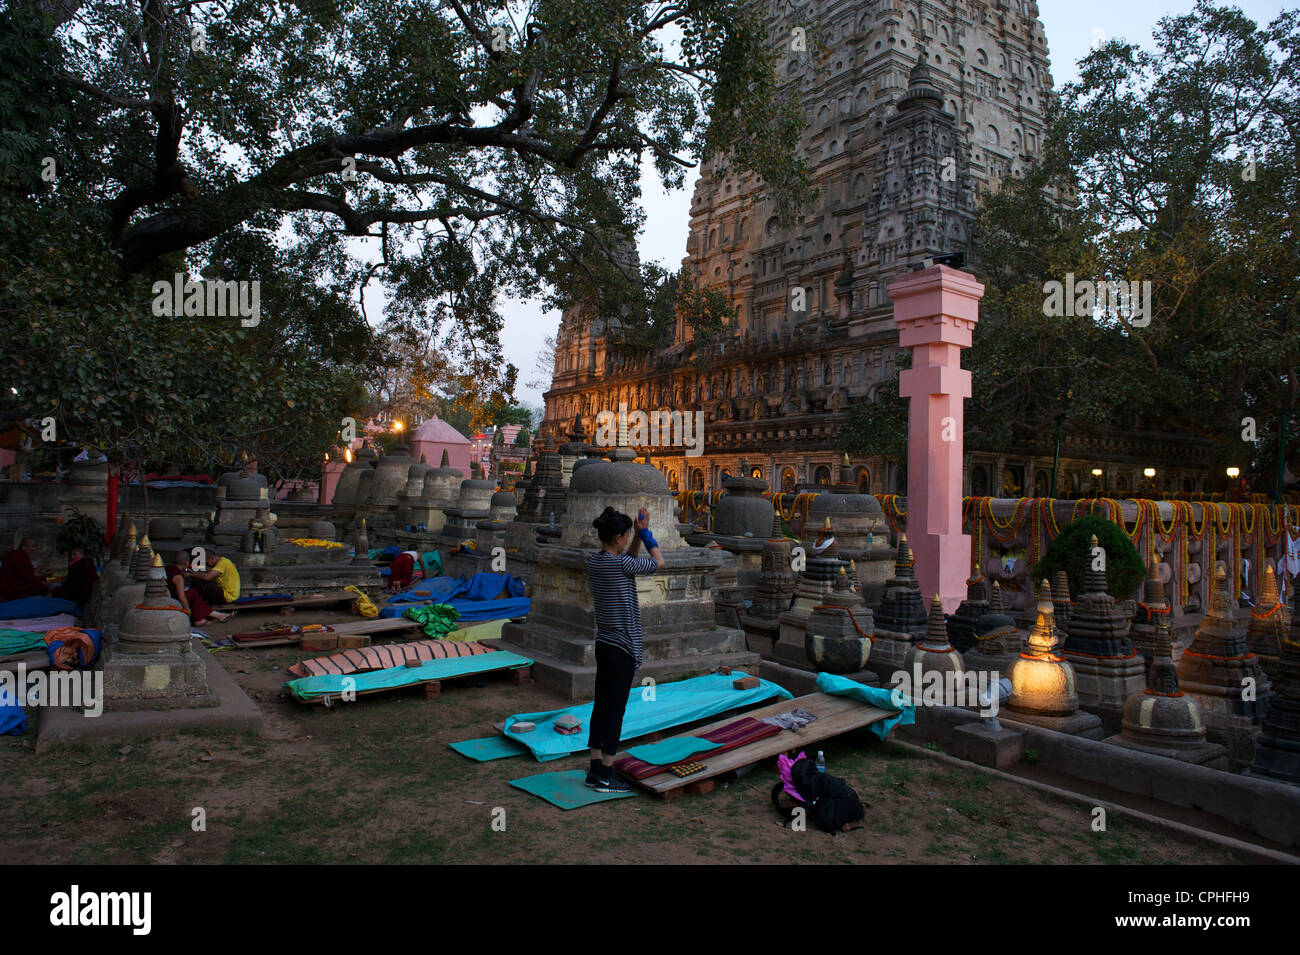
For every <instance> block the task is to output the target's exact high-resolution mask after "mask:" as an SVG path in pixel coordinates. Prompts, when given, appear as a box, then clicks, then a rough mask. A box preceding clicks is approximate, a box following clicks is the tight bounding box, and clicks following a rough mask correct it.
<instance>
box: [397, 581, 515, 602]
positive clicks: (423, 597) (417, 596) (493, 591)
mask: <svg viewBox="0 0 1300 955" xmlns="http://www.w3.org/2000/svg"><path fill="white" fill-rule="evenodd" d="M503 590H504V591H506V592H507V593H508V594H509V595H510V596H511V597H522V596H523V595H524V582H523V581H522V580H520V579H519V578H518V577H515V576H514V575H512V574H490V573H481V574H475V575H474V576H472V577H470V578H469V579H468V580H466V579H465V578H464V577H436V578H434V579H432V580H426V581H423V582H422V583H419V584H416V585H415V586H413V587H412V588H411V589H410V590H407V591H404V592H403V593H400V594H395V595H393V596H392V597H389V598H388V602H389V603H390V604H398V603H433V602H435V601H436V602H437V603H446V602H447V601H449V600H452V599H454V598H457V597H463V598H465V599H466V600H494V599H496V596H497V595H498V594H499V593H501V592H502V591H503Z"/></svg>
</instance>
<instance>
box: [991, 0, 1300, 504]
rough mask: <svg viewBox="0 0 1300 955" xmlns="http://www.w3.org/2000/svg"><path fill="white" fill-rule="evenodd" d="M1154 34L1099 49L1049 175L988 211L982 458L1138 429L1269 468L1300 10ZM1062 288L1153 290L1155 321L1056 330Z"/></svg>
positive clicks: (1099, 317)
mask: <svg viewBox="0 0 1300 955" xmlns="http://www.w3.org/2000/svg"><path fill="white" fill-rule="evenodd" d="M1154 37H1155V48H1154V50H1142V49H1139V48H1137V47H1135V46H1133V45H1131V44H1129V43H1125V42H1122V41H1112V42H1111V43H1108V44H1106V45H1104V46H1102V47H1100V48H1099V49H1097V50H1095V51H1093V52H1092V53H1091V54H1089V56H1088V57H1086V58H1085V59H1084V60H1083V61H1082V62H1081V64H1080V79H1079V81H1078V82H1077V83H1074V84H1071V85H1069V86H1067V87H1065V88H1064V90H1063V91H1062V93H1061V100H1060V112H1059V119H1058V121H1057V122H1055V124H1054V125H1053V129H1052V134H1051V136H1050V137H1049V139H1048V142H1047V146H1046V150H1045V156H1044V159H1043V161H1042V162H1041V163H1040V164H1039V165H1038V166H1037V167H1036V168H1035V169H1033V170H1031V171H1030V173H1029V174H1028V175H1026V176H1025V177H1024V178H1023V179H1013V180H1009V181H1008V182H1006V183H1004V187H1003V188H1002V189H1001V191H999V192H997V193H995V194H992V195H989V196H985V197H984V203H983V214H982V223H981V225H982V230H981V236H980V239H979V246H978V252H979V260H980V264H981V266H982V269H981V271H982V273H983V277H985V279H986V281H987V283H988V292H987V295H986V298H985V302H984V303H983V306H982V309H981V311H982V315H983V318H982V320H981V322H980V324H979V325H978V326H977V328H976V331H975V344H974V347H973V348H972V350H971V353H970V356H969V361H968V366H969V367H971V368H972V370H973V372H974V378H975V383H974V395H973V400H972V402H971V409H970V412H969V414H968V421H969V422H970V423H971V425H972V428H973V433H972V436H971V440H972V442H973V443H976V444H980V443H993V444H996V443H998V442H1005V441H1007V440H1008V439H1009V438H1011V437H1012V436H1013V435H1014V434H1016V433H1017V432H1018V433H1019V434H1020V435H1021V436H1023V435H1025V434H1033V433H1037V434H1039V435H1042V434H1043V433H1044V432H1049V431H1050V430H1051V429H1053V428H1054V427H1055V426H1056V425H1057V424H1058V423H1062V424H1063V425H1064V426H1066V427H1077V426H1089V425H1098V424H1103V423H1106V424H1113V425H1118V426H1120V427H1129V426H1131V425H1133V424H1135V423H1136V422H1138V421H1145V422H1146V423H1148V424H1149V425H1151V426H1153V427H1163V428H1171V429H1176V430H1181V431H1184V432H1187V431H1191V432H1192V433H1196V434H1200V435H1203V436H1206V437H1209V438H1212V439H1213V440H1214V441H1215V442H1216V444H1217V446H1218V449H1219V450H1218V453H1219V457H1220V461H1221V462H1222V463H1229V464H1231V463H1236V464H1242V463H1245V462H1246V460H1248V459H1249V456H1250V454H1251V453H1252V452H1254V453H1258V454H1260V455H1261V456H1264V455H1267V456H1271V457H1273V460H1276V457H1275V454H1276V451H1275V448H1276V437H1277V431H1276V427H1277V424H1278V422H1279V421H1283V420H1290V419H1292V418H1293V417H1294V416H1295V410H1296V400H1297V389H1298V388H1300V380H1298V379H1297V374H1300V241H1297V235H1296V221H1295V211H1296V209H1297V208H1300V82H1298V80H1300V13H1298V12H1296V11H1290V12H1287V13H1285V14H1283V15H1281V16H1279V17H1278V18H1277V19H1276V20H1275V21H1274V22H1273V23H1272V24H1270V25H1268V26H1266V27H1261V26H1259V25H1257V24H1256V23H1254V22H1253V21H1251V20H1250V19H1248V18H1247V17H1246V16H1244V15H1243V14H1242V13H1241V12H1240V11H1239V10H1237V9H1235V8H1228V7H1224V8H1220V7H1216V6H1214V5H1213V4H1211V3H1209V2H1208V0H1199V2H1198V3H1197V5H1196V7H1195V9H1194V10H1193V11H1192V12H1191V13H1188V14H1186V15H1181V16H1172V17H1167V18H1165V19H1164V20H1162V21H1161V22H1160V24H1159V25H1158V26H1157V28H1156V30H1155V33H1154ZM1062 197H1064V198H1066V199H1067V200H1068V199H1071V198H1075V197H1077V203H1074V202H1071V201H1065V202H1061V201H1058V199H1060V198H1062ZM1068 273H1073V274H1074V275H1075V277H1076V278H1077V279H1085V278H1086V279H1101V280H1108V279H1111V280H1114V279H1122V280H1124V281H1127V282H1133V281H1150V282H1151V291H1152V302H1151V305H1152V308H1151V312H1150V314H1149V315H1148V316H1143V317H1137V316H1132V315H1127V314H1123V313H1122V312H1121V313H1119V314H1100V313H1098V314H1095V315H1094V314H1086V313H1085V314H1080V315H1077V316H1076V317H1073V318H1071V317H1066V316H1059V315H1053V316H1048V315H1045V314H1044V299H1045V293H1044V283H1047V282H1051V281H1057V282H1062V283H1064V282H1065V281H1066V279H1067V274H1068ZM1244 419H1252V420H1253V421H1254V423H1255V425H1256V428H1255V431H1256V434H1257V436H1258V438H1259V439H1260V448H1259V450H1258V451H1256V449H1255V448H1253V447H1252V446H1251V445H1249V444H1243V441H1242V436H1243V432H1245V431H1246V428H1245V427H1244V425H1243V420H1244ZM1290 434H1291V439H1292V441H1291V444H1292V446H1294V444H1295V438H1296V437H1297V434H1296V428H1295V425H1294V423H1292V424H1291V426H1290ZM1261 485H1262V486H1264V487H1269V486H1271V481H1267V480H1261Z"/></svg>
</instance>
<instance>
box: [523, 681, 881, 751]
mask: <svg viewBox="0 0 1300 955" xmlns="http://www.w3.org/2000/svg"><path fill="white" fill-rule="evenodd" d="M744 676H745V674H744V673H741V672H740V671H739V670H733V671H732V672H731V673H730V674H722V673H710V674H708V675H707V676H697V677H693V678H691V679H689V680H679V681H677V682H676V683H660V684H658V685H656V686H654V687H653V696H651V690H652V688H651V687H648V686H645V687H641V686H634V687H632V691H631V692H630V693H629V694H628V696H627V710H626V712H625V713H624V714H623V739H636V738H637V737H638V736H645V735H646V734H647V733H655V732H658V731H659V730H665V729H668V728H669V727H673V726H682V725H683V724H685V723H693V722H695V721H696V720H702V719H707V718H708V717H710V716H716V715H717V714H719V713H725V712H726V711H727V710H734V709H737V708H739V707H750V706H754V705H755V704H758V703H763V702H765V701H767V700H771V699H779V700H789V699H793V697H792V696H791V695H790V691H789V690H786V689H784V688H783V687H780V686H777V685H776V684H775V683H772V682H770V681H768V680H759V682H758V686H756V687H755V688H754V689H752V690H737V689H736V688H735V687H734V686H732V683H734V682H735V681H736V680H739V679H742V678H743V677H744ZM647 697H650V698H649V699H647ZM891 709H892V707H891ZM570 713H571V714H573V715H574V716H576V717H577V718H578V720H579V722H581V723H582V724H583V725H584V726H586V725H590V723H591V704H590V703H584V704H582V705H581V706H570V707H567V708H565V709H562V710H552V711H551V712H549V713H519V714H517V715H515V716H509V717H507V718H506V729H505V732H506V736H507V737H508V738H510V739H512V740H514V741H515V742H517V743H523V744H524V745H525V746H527V747H528V748H529V750H531V751H532V754H533V755H534V756H536V757H537V759H538V760H548V759H561V758H563V757H565V756H568V755H569V754H570V753H577V752H580V751H582V750H585V749H586V748H587V734H586V733H575V734H573V735H572V736H565V735H564V734H562V733H557V732H556V731H555V721H556V720H558V719H559V718H560V717H561V716H564V715H566V714H570ZM515 723H536V724H537V728H536V729H535V730H533V731H532V732H531V733H511V732H510V727H511V726H513V725H514V724H515Z"/></svg>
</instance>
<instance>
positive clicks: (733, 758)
mask: <svg viewBox="0 0 1300 955" xmlns="http://www.w3.org/2000/svg"><path fill="white" fill-rule="evenodd" d="M796 707H798V708H799V709H804V710H807V711H808V712H809V713H811V714H813V715H814V716H816V717H817V719H816V720H814V721H813V722H812V723H809V724H808V725H807V726H805V727H803V728H802V729H799V730H784V729H783V730H781V732H779V733H777V734H776V735H775V736H769V737H767V739H761V740H758V741H756V742H753V743H748V744H746V745H745V746H739V747H737V748H736V749H732V750H728V751H727V752H725V753H720V754H718V755H717V756H715V757H713V758H710V757H709V754H708V753H704V754H702V755H700V756H697V757H695V761H696V762H702V763H704V764H705V765H706V768H705V769H704V771H702V772H698V773H694V774H692V775H690V776H686V777H684V778H682V777H678V776H674V775H673V774H672V773H671V772H668V771H667V770H665V771H664V772H662V773H656V774H655V775H653V776H647V777H646V778H645V779H629V780H628V782H630V783H633V784H634V785H637V786H640V787H641V788H643V789H647V790H649V791H650V792H652V793H654V794H655V795H658V796H664V797H669V796H671V795H676V794H677V791H678V790H682V789H685V788H686V787H688V786H691V785H693V784H696V783H703V782H705V781H706V780H710V779H712V778H713V777H715V776H721V775H722V774H723V773H727V772H730V771H732V770H734V769H741V768H742V767H745V766H749V765H750V764H752V763H757V762H759V761H760V760H763V759H766V758H768V757H769V756H776V755H779V754H780V753H784V752H785V751H786V750H788V749H794V748H796V747H808V746H811V745H812V744H813V743H817V742H820V741H821V740H824V739H829V738H830V737H832V736H838V735H839V734H840V733H845V732H848V731H849V730H854V729H859V728H861V727H863V726H870V725H871V724H872V723H875V722H878V721H879V720H883V719H885V718H886V717H889V716H892V715H894V711H892V710H882V709H878V708H877V707H874V706H868V705H866V704H865V703H860V702H859V701H857V700H854V699H851V698H850V697H847V696H831V695H829V694H826V693H810V694H808V695H807V696H800V697H797V698H795V699H793V700H782V701H780V702H778V703H773V704H770V705H768V706H764V707H761V708H759V709H757V710H750V711H749V712H747V713H742V714H740V715H741V716H750V717H753V718H754V719H762V718H763V717H765V716H776V715H777V714H779V713H787V712H789V711H790V710H793V709H795V708H796ZM737 718H738V717H737V716H734V715H733V716H730V717H728V718H726V719H723V720H719V721H717V722H716V723H710V724H709V725H708V726H701V727H699V728H698V729H693V730H691V731H690V732H689V733H680V734H678V737H680V736H701V735H703V734H705V733H708V732H709V731H711V730H715V729H719V728H721V727H723V726H726V725H727V724H728V723H732V722H734V721H735V720H736V719H737ZM678 737H670V738H671V739H676V738H678ZM627 755H628V754H627V752H626V751H625V752H622V753H619V754H618V755H617V756H615V757H614V759H615V762H617V761H618V760H619V759H622V758H623V757H624V756H627ZM697 789H698V790H700V791H707V789H705V787H703V786H699V787H697ZM688 791H689V790H688Z"/></svg>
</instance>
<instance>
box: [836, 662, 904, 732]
mask: <svg viewBox="0 0 1300 955" xmlns="http://www.w3.org/2000/svg"><path fill="white" fill-rule="evenodd" d="M817 689H818V690H820V691H821V692H823V693H829V694H831V695H832V696H849V697H852V698H853V699H855V700H858V701H860V702H862V703H866V704H867V705H868V706H874V707H875V708H876V709H878V710H896V711H897V712H898V715H897V716H890V717H886V718H885V719H883V720H880V721H878V722H875V723H872V724H871V732H873V733H875V734H876V735H877V736H879V737H880V738H881V739H884V738H885V737H886V736H888V735H889V731H890V730H892V729H893V728H894V727H895V726H897V725H899V724H900V723H901V724H902V725H903V726H911V725H912V724H913V723H915V722H916V707H915V706H913V705H912V703H911V702H910V701H908V702H906V703H904V704H903V705H902V707H901V708H900V707H899V706H897V705H896V704H895V703H894V696H893V690H886V689H883V688H881V687H878V686H863V685H862V684H861V683H854V682H853V681H852V680H850V679H848V678H847V677H842V676H836V675H835V674H833V673H819V674H817ZM899 696H900V697H902V699H904V700H906V699H907V697H906V696H903V694H901V693H900V694H899Z"/></svg>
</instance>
